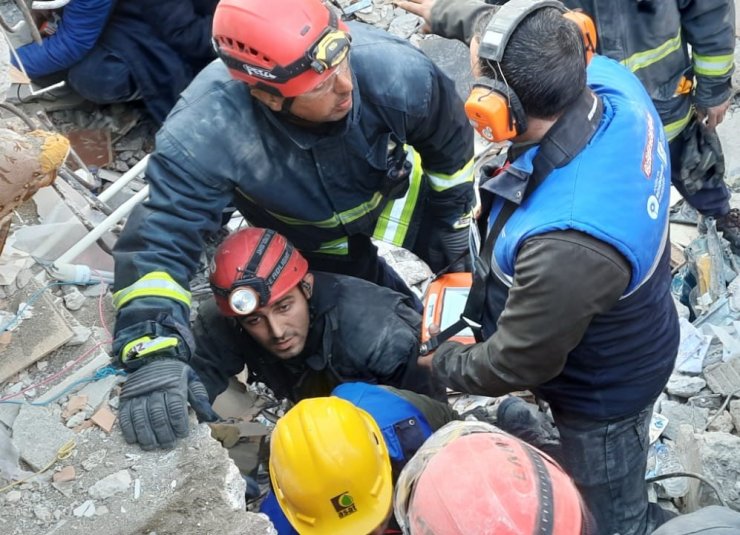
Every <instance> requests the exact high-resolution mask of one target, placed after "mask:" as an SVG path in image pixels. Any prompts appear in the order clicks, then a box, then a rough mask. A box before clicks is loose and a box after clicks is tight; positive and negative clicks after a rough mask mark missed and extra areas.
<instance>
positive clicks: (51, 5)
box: [31, 0, 69, 10]
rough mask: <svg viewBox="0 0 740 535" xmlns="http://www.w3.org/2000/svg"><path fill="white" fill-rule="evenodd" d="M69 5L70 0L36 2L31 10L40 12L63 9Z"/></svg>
mask: <svg viewBox="0 0 740 535" xmlns="http://www.w3.org/2000/svg"><path fill="white" fill-rule="evenodd" d="M67 4H69V0H46V1H42V0H34V2H33V3H32V4H31V8H32V9H38V10H51V9H61V8H63V7H64V6H66V5H67Z"/></svg>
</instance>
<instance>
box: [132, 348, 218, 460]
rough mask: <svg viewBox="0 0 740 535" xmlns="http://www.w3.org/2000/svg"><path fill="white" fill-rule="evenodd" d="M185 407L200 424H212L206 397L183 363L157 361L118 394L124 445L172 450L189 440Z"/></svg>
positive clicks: (199, 384) (143, 367)
mask: <svg viewBox="0 0 740 535" xmlns="http://www.w3.org/2000/svg"><path fill="white" fill-rule="evenodd" d="M188 403H190V405H191V406H192V407H193V410H195V413H196V415H197V416H198V420H199V421H206V422H209V421H215V420H218V415H217V414H216V413H215V412H214V411H213V408H212V407H211V404H210V402H209V401H208V394H207V392H206V389H205V387H204V386H203V383H202V382H201V381H200V379H199V378H198V375H197V374H196V373H195V371H194V370H193V369H192V368H191V367H190V366H188V365H187V364H185V363H184V362H182V361H179V360H174V359H164V358H163V359H157V360H154V361H152V362H150V363H149V364H146V365H144V366H142V367H141V368H139V369H138V370H136V371H135V372H134V373H132V374H131V375H129V376H128V378H127V379H126V382H125V383H124V384H123V389H122V390H121V407H120V411H119V419H120V423H121V430H122V431H123V437H124V438H125V439H126V442H128V443H129V444H133V443H135V442H138V443H139V444H141V447H142V449H145V450H151V449H154V448H156V447H161V448H171V447H172V446H174V445H175V440H176V439H178V438H184V437H186V436H188V432H189V421H188Z"/></svg>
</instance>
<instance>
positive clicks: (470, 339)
mask: <svg viewBox="0 0 740 535" xmlns="http://www.w3.org/2000/svg"><path fill="white" fill-rule="evenodd" d="M472 285H473V275H472V273H446V274H444V275H441V276H439V277H437V278H436V279H434V280H433V281H432V282H431V283H430V284H429V287H428V288H427V291H426V293H425V295H424V318H423V321H422V325H421V341H422V342H426V341H428V340H429V338H430V336H429V325H430V324H432V323H434V324H436V325H438V326H439V329H440V331H444V330H445V329H446V328H447V327H449V326H450V325H452V324H453V323H455V322H456V321H457V320H459V319H460V315H461V314H462V313H463V310H464V309H465V302H466V301H467V299H468V293H469V292H470V287H471V286H472ZM450 340H454V341H456V342H460V343H462V344H474V343H475V337H474V336H473V331H471V330H470V328H465V329H463V330H462V331H460V332H459V333H458V334H457V335H455V336H453V337H452V338H450Z"/></svg>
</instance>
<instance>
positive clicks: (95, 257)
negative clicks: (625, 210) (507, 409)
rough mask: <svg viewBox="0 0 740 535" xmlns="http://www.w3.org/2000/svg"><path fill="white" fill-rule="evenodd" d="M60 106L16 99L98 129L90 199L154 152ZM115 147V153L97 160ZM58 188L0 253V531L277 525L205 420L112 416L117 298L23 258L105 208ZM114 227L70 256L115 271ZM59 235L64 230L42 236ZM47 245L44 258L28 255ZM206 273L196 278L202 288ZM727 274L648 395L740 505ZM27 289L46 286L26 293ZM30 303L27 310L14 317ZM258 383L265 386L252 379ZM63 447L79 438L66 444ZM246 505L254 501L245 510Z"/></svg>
mask: <svg viewBox="0 0 740 535" xmlns="http://www.w3.org/2000/svg"><path fill="white" fill-rule="evenodd" d="M339 3H340V4H341V5H342V6H344V7H345V8H346V9H352V8H351V7H350V5H351V4H352V5H354V4H355V3H354V2H352V1H351V0H339ZM356 4H357V5H358V6H360V8H359V10H357V11H356V17H357V18H358V19H359V20H362V21H364V22H368V23H370V24H374V25H376V26H378V27H381V28H384V29H387V30H389V31H390V32H391V33H393V34H395V35H398V36H401V37H402V38H405V39H409V40H410V41H411V42H412V43H413V44H415V45H417V46H419V47H420V48H422V50H424V51H425V52H426V53H427V54H428V55H430V56H431V57H432V58H433V59H434V60H435V61H437V62H438V64H439V65H440V66H441V68H442V69H443V70H445V71H446V72H448V74H450V76H451V77H453V79H454V80H455V82H456V87H457V89H458V91H459V93H460V94H461V95H464V96H465V95H467V93H468V92H469V88H470V81H471V78H470V69H469V62H468V57H467V49H466V47H465V46H464V45H462V44H461V43H457V42H451V41H448V40H445V39H442V38H439V37H436V36H427V35H423V34H422V33H421V19H419V18H418V17H416V16H414V15H410V14H408V13H406V12H404V11H403V10H400V9H399V8H396V7H395V6H393V4H392V3H391V1H390V0H372V1H364V0H360V1H359V2H356ZM355 7H357V6H355ZM0 13H2V15H3V16H4V18H5V19H6V20H10V21H11V22H14V21H15V20H17V19H14V18H13V17H14V12H13V8H12V3H11V2H9V1H8V0H0ZM4 44H5V43H4V40H3V39H2V37H1V36H0V58H4V57H6V53H5V51H4V48H3V46H4ZM739 54H740V47H738V48H737V49H736V57H737V60H738V64H740V55H739ZM736 76H738V74H737V72H736ZM7 83H8V81H7V80H6V78H5V69H4V68H0V100H2V99H3V96H4V95H5V92H6V90H5V87H4V85H7ZM737 83H740V79H737ZM69 102H70V101H68V100H67V97H66V96H62V97H60V98H51V97H50V98H48V99H42V100H41V101H39V102H32V103H29V104H24V105H22V106H21V108H22V109H24V110H25V111H26V112H27V113H28V114H29V115H33V114H34V113H35V112H36V111H38V110H40V109H45V110H46V112H47V114H48V116H49V117H50V119H51V122H52V123H53V125H54V126H55V127H56V129H57V130H58V131H59V132H61V133H62V134H68V133H72V135H71V136H70V138H71V139H75V136H78V137H79V136H80V135H83V137H84V139H87V140H88V141H89V140H90V139H93V137H94V139H95V140H97V141H95V151H94V154H95V155H96V156H95V158H97V160H96V161H88V162H85V163H86V164H87V165H88V167H89V172H90V176H92V180H94V181H95V182H96V185H97V187H96V188H95V189H94V192H92V193H91V194H90V196H92V197H95V196H96V195H99V194H100V192H101V191H104V190H105V188H107V187H110V185H112V184H115V182H116V181H117V180H118V179H120V177H121V175H122V173H125V172H127V171H128V170H129V169H131V168H132V167H134V166H135V165H137V164H138V163H139V162H140V161H141V160H142V158H144V157H145V156H146V155H147V154H148V153H150V152H151V151H152V150H153V147H154V132H155V130H156V127H155V126H154V125H153V124H152V123H151V122H150V121H149V120H148V119H147V118H146V115H145V113H144V112H143V111H142V109H143V108H142V107H141V106H140V105H139V104H136V103H132V104H130V105H114V106H108V107H104V108H91V107H89V106H80V105H71V104H69ZM72 102H74V100H72ZM0 117H2V119H3V121H4V122H3V124H4V125H5V124H6V123H8V124H11V123H12V124H11V126H12V128H13V129H14V130H16V131H18V132H24V128H25V127H24V125H23V123H22V122H20V121H17V124H15V123H14V121H15V118H13V117H11V116H9V115H5V114H2V115H0ZM738 131H740V114H738V113H737V112H735V113H734V114H729V115H728V117H727V118H726V120H725V122H724V123H723V124H722V125H720V127H719V132H720V135H721V137H722V140H723V145H724V147H725V154H726V158H727V165H726V167H727V169H728V175H727V179H728V183H729V184H730V186H731V187H733V188H735V190H736V191H740V137H738V136H737V134H736V132H738ZM80 133H82V134H80ZM93 134H94V135H93ZM479 146H481V145H480V143H479ZM108 151H109V152H110V162H108V163H107V164H106V159H107V156H108ZM95 163H100V164H101V165H100V166H96V165H93V164H95ZM82 173H83V175H84V173H85V171H84V170H82ZM84 176H86V177H87V178H90V176H88V175H84ZM144 185H145V183H144V180H143V178H142V177H138V178H135V179H134V180H133V181H132V182H131V183H129V184H128V185H127V186H125V187H124V188H123V189H122V191H121V192H120V193H118V194H116V195H115V196H113V197H112V198H111V199H109V200H108V201H107V203H106V204H107V206H108V207H109V208H111V209H114V208H116V207H117V206H120V204H122V203H123V202H125V201H126V200H127V199H128V198H130V197H131V196H132V195H134V194H135V193H136V192H137V191H139V190H140V189H141V188H142V187H144ZM59 186H60V188H59V189H60V191H61V192H62V193H58V192H56V191H50V190H49V189H48V188H47V189H46V190H40V191H39V192H38V193H37V194H36V195H35V196H34V197H33V200H32V201H29V202H26V203H24V204H22V205H19V206H18V207H17V209H16V211H15V213H14V214H13V217H12V225H11V235H10V238H9V240H8V243H7V245H6V248H5V251H4V253H3V254H2V256H0V327H2V329H0V401H13V402H22V401H23V402H29V403H25V404H19V403H13V404H11V403H2V402H0V533H3V534H7V535H16V534H18V535H20V534H23V535H41V534H46V533H55V534H57V535H65V534H72V533H111V534H134V533H148V534H151V533H155V534H158V535H163V534H175V533H178V534H200V533H223V534H231V533H233V534H237V533H238V534H244V533H249V534H254V535H269V534H273V533H275V531H274V528H273V527H272V526H271V524H270V522H269V521H268V520H267V519H266V518H265V517H263V516H262V515H258V514H254V513H252V512H248V510H247V509H248V507H247V504H246V502H245V488H246V485H245V482H244V480H243V479H242V477H241V474H240V473H239V470H238V469H237V467H236V466H235V464H234V463H233V462H232V460H231V459H230V458H229V456H228V454H227V451H226V450H225V449H224V448H223V447H222V446H221V444H220V443H219V442H217V441H215V440H214V439H212V438H211V436H210V432H209V428H208V427H207V426H205V425H198V424H197V423H196V422H195V421H194V420H193V422H192V425H191V435H190V437H189V438H188V439H186V440H182V441H180V442H179V443H178V445H177V446H176V448H175V449H173V450H171V451H152V452H146V451H142V450H141V449H140V448H139V447H138V446H131V445H128V444H126V443H125V441H124V440H123V437H122V435H121V433H120V430H119V429H118V424H117V421H116V416H117V409H118V403H119V398H118V393H119V389H120V383H121V381H122V380H123V377H121V376H120V375H103V376H102V377H99V378H98V380H92V379H93V378H94V374H95V372H97V371H98V370H100V369H103V368H104V367H105V366H107V365H108V364H109V363H110V331H111V330H112V325H113V321H114V310H113V306H112V302H111V293H110V290H109V287H108V285H107V284H106V283H99V282H98V281H97V280H91V281H89V282H90V283H89V284H80V285H65V286H55V285H51V284H52V280H51V279H50V278H49V277H48V276H47V275H46V273H45V272H44V270H43V269H42V266H40V265H38V264H36V263H35V262H34V260H33V258H32V257H31V256H30V255H29V253H30V252H34V255H33V256H35V257H40V258H44V259H45V260H53V259H55V258H57V257H58V256H59V255H61V254H62V253H63V252H65V251H66V250H67V249H69V248H70V247H71V246H72V245H74V244H75V243H76V242H77V241H78V240H79V239H80V237H81V236H82V235H84V234H85V232H86V229H85V227H84V225H83V223H82V221H81V220H80V219H79V218H78V217H77V215H76V214H77V213H81V214H82V215H83V216H84V217H86V218H88V219H89V220H90V221H91V222H93V223H95V222H98V221H100V220H102V218H103V217H104V216H103V214H102V213H101V212H99V211H98V210H97V209H96V208H95V206H93V205H92V204H91V202H90V199H89V198H88V197H86V196H85V195H83V194H80V193H79V192H76V191H69V190H71V189H72V188H71V187H70V186H68V185H67V184H66V183H63V184H59ZM733 204H734V205H735V206H740V196H738V195H736V196H735V198H734V199H733ZM118 230H120V227H117V228H114V229H113V231H112V232H110V233H108V234H106V235H105V236H104V238H103V239H102V240H101V241H102V242H103V243H102V244H101V243H100V242H99V243H98V244H94V245H93V246H91V247H90V248H89V249H88V250H86V251H84V252H83V253H82V254H81V255H80V256H79V258H78V261H79V262H80V263H88V264H89V265H91V266H93V267H94V268H95V269H97V270H99V271H105V272H108V271H111V270H112V260H111V258H110V256H109V255H108V254H107V253H106V252H105V248H106V247H110V246H111V245H112V243H113V242H114V240H115V237H116V232H117V231H118ZM55 235H60V236H62V237H63V239H62V240H61V241H56V240H53V239H51V238H50V236H55ZM671 235H672V239H673V241H674V242H675V244H676V245H677V246H678V247H679V249H683V248H684V247H686V246H688V245H689V244H690V243H692V241H693V240H694V239H695V238H696V229H695V227H692V226H685V225H675V224H674V225H672V229H671ZM40 243H42V244H43V245H44V251H43V252H44V254H37V253H39V244H40ZM379 247H380V251H381V254H382V255H383V257H384V258H385V259H386V261H387V262H388V264H389V265H391V266H392V267H393V268H394V269H396V270H397V271H398V272H399V274H400V275H401V276H402V277H403V278H404V279H405V280H406V281H407V282H408V283H409V284H410V285H413V286H414V287H415V288H417V289H419V290H421V289H423V286H424V284H425V282H426V281H427V280H428V278H429V276H430V275H431V272H430V271H429V269H428V268H427V266H426V265H424V264H423V263H422V262H420V261H419V260H418V259H417V258H416V257H415V256H413V255H412V254H411V253H408V252H407V251H404V250H401V249H396V248H392V247H389V246H386V245H383V244H379ZM739 260H740V259H739ZM738 263H740V262H738ZM679 273H680V271H679ZM726 282H728V283H729V282H730V281H726ZM203 283H204V280H200V281H195V282H194V284H193V288H203V287H204V285H203ZM736 286H738V291H737V292H736V293H735V294H733V293H732V292H728V293H727V294H722V295H714V296H711V299H710V298H707V299H705V300H703V301H702V300H697V299H696V296H694V297H693V298H692V299H689V300H688V302H683V303H679V302H678V300H679V297H680V296H676V297H677V308H679V313H680V314H681V316H682V318H683V319H682V323H681V327H682V342H681V351H680V355H679V359H678V361H677V368H676V371H675V372H674V374H673V376H672V377H671V379H670V382H669V383H668V386H667V387H666V391H665V392H664V394H663V395H662V396H661V398H660V400H659V401H658V403H656V407H655V418H654V422H653V429H651V438H652V444H653V446H652V447H653V448H654V449H655V448H657V447H658V445H660V447H661V449H662V451H663V452H664V451H669V452H670V453H671V456H672V457H671V458H672V459H673V461H676V462H677V463H678V465H675V464H674V466H680V467H681V468H683V469H684V470H686V471H691V472H695V473H699V474H701V475H703V476H704V477H706V478H707V479H708V480H710V481H711V482H713V483H714V484H716V485H717V487H718V488H720V489H721V492H722V493H723V496H724V498H725V499H726V500H727V501H728V503H729V505H730V506H731V507H733V508H735V509H737V510H740V456H739V455H737V452H738V451H739V449H740V436H739V435H740V335H739V333H740V314H737V315H736V311H740V306H738V307H736V308H734V309H733V306H734V304H735V301H737V302H738V303H739V304H740V299H738V298H737V296H739V295H740V279H737V284H736ZM730 288H733V286H732V284H730ZM36 293H39V297H36V299H37V300H36V301H35V302H34V303H31V302H30V300H31V298H33V297H34V295H35V294H36ZM206 294H207V290H199V291H195V292H194V295H195V296H196V297H203V296H204V295H206ZM692 302H693V303H694V304H696V305H697V306H696V308H695V309H692V307H691V305H692ZM24 303H25V304H26V305H27V306H25V310H23V311H22V312H23V314H22V316H21V319H20V320H17V319H14V318H15V316H16V314H17V313H18V312H19V310H21V309H23V308H24ZM11 320H12V321H13V322H14V324H13V325H12V328H10V327H11V326H9V325H8V322H9V321H11ZM6 327H7V328H6ZM21 358H22V359H23V360H19V359H21ZM3 370H5V374H4V375H3V374H2V372H3ZM251 392H252V393H253V394H254V395H256V396H265V395H267V394H269V393H266V392H265V389H264V387H263V386H260V385H256V386H254V387H252V390H251ZM56 396H59V397H56ZM734 398H738V399H734ZM30 402H33V403H38V405H31V404H30ZM451 402H453V405H454V407H455V409H456V410H458V411H459V412H460V413H462V414H465V415H467V416H469V417H475V418H484V419H489V420H490V419H492V418H493V415H494V414H495V408H496V403H497V400H495V399H492V398H484V397H480V396H459V397H456V398H454V399H451ZM284 410H285V405H284V404H283V405H278V406H277V408H273V412H272V413H268V412H263V413H260V412H259V411H254V413H255V414H254V420H255V421H256V422H259V423H260V424H263V425H262V428H263V429H264V428H271V426H272V425H273V421H274V419H275V418H276V417H279V416H280V415H282V414H283V411H284ZM71 441H72V442H71ZM70 443H71V444H74V446H72V447H69V448H65V446H66V445H68V444H70ZM652 461H653V466H652V473H651V474H652V475H656V474H659V473H661V470H662V468H661V466H660V463H659V462H656V460H655V456H653V458H652ZM50 464H51V467H50V468H49V469H48V470H46V471H45V472H43V473H41V474H39V475H37V476H35V477H33V478H30V479H29V480H28V481H25V482H23V483H20V484H18V485H15V486H13V487H12V488H9V489H7V490H2V489H3V487H4V486H6V485H8V484H9V483H10V482H11V481H15V480H17V479H19V478H20V479H22V478H24V477H27V476H29V475H32V474H33V472H36V471H39V470H42V469H44V468H46V467H47V465H50ZM651 474H650V473H649V474H648V475H651ZM658 485H659V484H658ZM656 488H657V493H656V495H657V497H659V498H661V499H663V500H666V499H667V498H668V494H666V491H667V486H658V487H656ZM674 494H675V493H674ZM664 503H667V502H665V501H664ZM673 503H675V505H676V506H678V508H679V509H680V510H681V511H684V512H686V511H689V510H692V509H694V508H695V507H698V506H699V505H705V504H711V503H718V500H717V497H716V495H715V494H714V492H713V491H712V490H711V489H710V488H709V487H708V486H707V485H703V484H700V483H699V482H698V481H695V480H691V481H690V482H688V483H687V484H686V485H685V490H682V491H681V493H680V495H679V496H674V500H673ZM254 507H255V505H254V504H250V506H249V509H250V510H254Z"/></svg>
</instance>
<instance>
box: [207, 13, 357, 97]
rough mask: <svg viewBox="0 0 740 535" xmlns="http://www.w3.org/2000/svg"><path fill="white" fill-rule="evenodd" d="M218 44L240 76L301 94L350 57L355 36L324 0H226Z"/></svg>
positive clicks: (216, 19)
mask: <svg viewBox="0 0 740 535" xmlns="http://www.w3.org/2000/svg"><path fill="white" fill-rule="evenodd" d="M213 44H214V47H215V48H216V52H217V54H218V55H219V56H220V57H221V59H222V60H223V61H224V63H225V64H226V66H227V67H228V68H229V71H230V72H231V75H232V76H233V77H234V78H236V79H237V80H242V81H244V82H246V83H248V84H249V85H251V86H254V87H257V88H260V89H264V90H266V91H269V92H271V93H273V94H277V95H280V96H283V97H296V96H298V95H301V94H303V93H306V92H307V91H310V90H312V89H313V88H314V87H316V86H317V85H318V84H320V83H321V82H323V81H324V80H325V79H326V78H328V77H329V76H330V74H331V71H332V69H333V68H334V67H336V66H337V65H339V64H340V63H341V62H342V61H343V60H344V58H345V57H347V54H348V53H349V46H350V36H349V33H348V29H347V26H346V25H345V24H344V22H342V21H341V20H339V18H338V17H337V15H336V13H335V12H334V11H332V10H331V9H329V8H328V7H327V6H325V5H324V4H323V3H322V2H321V0H221V1H220V2H219V3H218V5H217V6H216V12H215V13H214V15H213Z"/></svg>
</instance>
